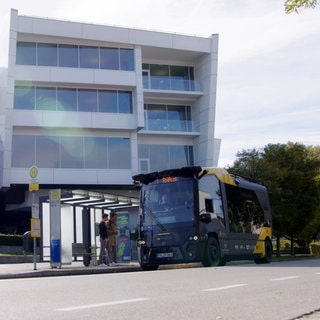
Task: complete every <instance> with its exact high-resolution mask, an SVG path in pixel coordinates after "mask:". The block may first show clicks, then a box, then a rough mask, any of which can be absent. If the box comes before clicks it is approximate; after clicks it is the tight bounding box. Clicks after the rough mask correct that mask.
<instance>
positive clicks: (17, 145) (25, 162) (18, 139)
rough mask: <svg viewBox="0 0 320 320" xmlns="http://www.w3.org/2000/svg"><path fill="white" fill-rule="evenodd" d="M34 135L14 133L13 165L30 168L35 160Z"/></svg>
mask: <svg viewBox="0 0 320 320" xmlns="http://www.w3.org/2000/svg"><path fill="white" fill-rule="evenodd" d="M34 149H35V144H34V136H28V135H26V136H23V135H13V136H12V158H11V162H12V167H15V168H30V167H31V166H33V165H34V164H35V163H36V161H35V152H34Z"/></svg>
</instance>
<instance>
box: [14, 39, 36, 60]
mask: <svg viewBox="0 0 320 320" xmlns="http://www.w3.org/2000/svg"><path fill="white" fill-rule="evenodd" d="M36 62H37V60H36V44H35V43H33V42H20V41H18V42H17V53H16V64H25V65H33V66H34V65H36Z"/></svg>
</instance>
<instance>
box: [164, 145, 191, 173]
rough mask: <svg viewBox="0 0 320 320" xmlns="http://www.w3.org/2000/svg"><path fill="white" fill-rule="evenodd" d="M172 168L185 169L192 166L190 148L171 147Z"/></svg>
mask: <svg viewBox="0 0 320 320" xmlns="http://www.w3.org/2000/svg"><path fill="white" fill-rule="evenodd" d="M169 156H170V162H169V163H170V168H180V167H185V166H188V165H191V164H190V159H189V150H188V146H169Z"/></svg>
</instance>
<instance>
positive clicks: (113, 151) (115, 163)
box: [108, 138, 131, 169]
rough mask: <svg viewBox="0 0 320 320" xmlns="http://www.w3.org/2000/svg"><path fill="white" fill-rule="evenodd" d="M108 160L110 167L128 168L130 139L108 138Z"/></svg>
mask: <svg viewBox="0 0 320 320" xmlns="http://www.w3.org/2000/svg"><path fill="white" fill-rule="evenodd" d="M108 160H109V161H108V167H109V168H110V169H130V168H131V151H130V140H129V139H128V138H108Z"/></svg>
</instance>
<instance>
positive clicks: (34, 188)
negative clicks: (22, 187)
mask: <svg viewBox="0 0 320 320" xmlns="http://www.w3.org/2000/svg"><path fill="white" fill-rule="evenodd" d="M37 190H39V183H29V191H37Z"/></svg>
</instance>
